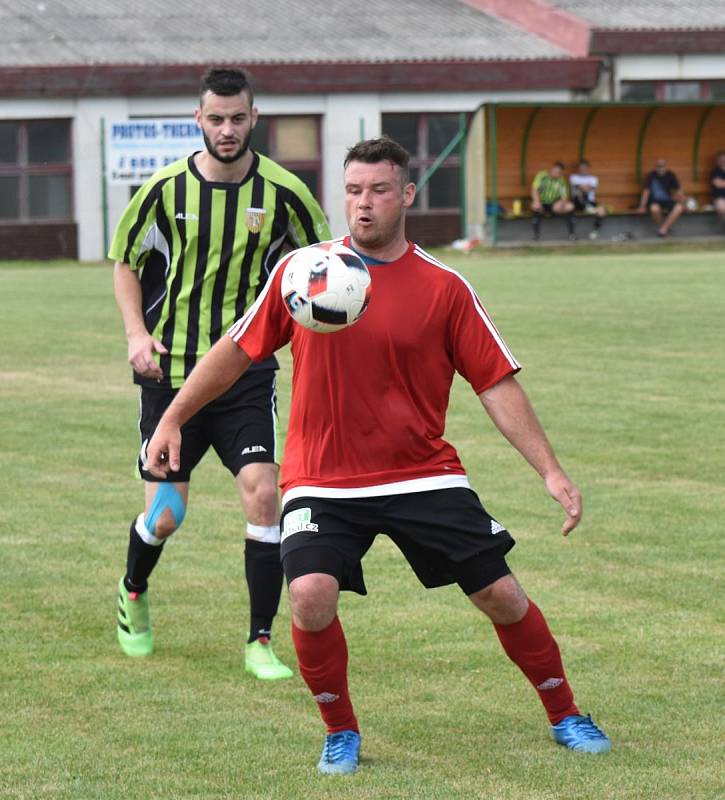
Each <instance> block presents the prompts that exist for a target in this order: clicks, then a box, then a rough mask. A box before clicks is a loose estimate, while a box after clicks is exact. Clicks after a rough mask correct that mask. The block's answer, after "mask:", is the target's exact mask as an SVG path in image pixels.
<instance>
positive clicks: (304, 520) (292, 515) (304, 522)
mask: <svg viewBox="0 0 725 800" xmlns="http://www.w3.org/2000/svg"><path fill="white" fill-rule="evenodd" d="M302 531H309V532H310V533H317V532H318V531H319V528H318V526H317V524H316V523H314V522H312V509H311V508H298V509H297V510H295V511H290V512H289V513H288V514H285V516H284V525H283V527H282V537H281V540H280V541H284V540H285V539H286V538H287V537H288V536H292V534H293V533H302Z"/></svg>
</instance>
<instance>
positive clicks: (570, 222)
mask: <svg viewBox="0 0 725 800" xmlns="http://www.w3.org/2000/svg"><path fill="white" fill-rule="evenodd" d="M564 219H565V220H566V228H567V230H568V231H569V236H573V235H574V215H573V214H565V215H564Z"/></svg>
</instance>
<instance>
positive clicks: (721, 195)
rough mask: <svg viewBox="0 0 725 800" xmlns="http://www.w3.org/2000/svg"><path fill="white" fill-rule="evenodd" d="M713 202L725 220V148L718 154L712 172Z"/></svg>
mask: <svg viewBox="0 0 725 800" xmlns="http://www.w3.org/2000/svg"><path fill="white" fill-rule="evenodd" d="M710 189H711V190H712V203H713V205H714V206H715V211H717V214H718V216H719V217H720V219H721V220H722V221H723V222H725V150H721V151H720V152H719V153H718V154H717V160H716V161H715V169H713V171H712V172H711V173H710Z"/></svg>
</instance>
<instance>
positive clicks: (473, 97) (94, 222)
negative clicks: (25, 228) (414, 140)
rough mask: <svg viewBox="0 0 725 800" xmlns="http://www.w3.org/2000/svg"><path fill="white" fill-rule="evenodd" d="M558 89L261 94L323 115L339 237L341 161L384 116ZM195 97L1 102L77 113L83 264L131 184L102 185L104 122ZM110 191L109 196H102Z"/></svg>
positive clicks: (325, 194)
mask: <svg viewBox="0 0 725 800" xmlns="http://www.w3.org/2000/svg"><path fill="white" fill-rule="evenodd" d="M570 98H571V95H570V94H569V93H568V92H566V91H557V92H510V93H505V92H497V93H489V94H484V93H476V92H451V93H424V92H421V93H415V94H405V93H395V94H376V93H367V94H342V93H341V94H330V95H281V96H280V95H264V94H260V95H258V96H257V97H256V98H255V104H256V106H257V107H258V109H259V112H260V114H261V115H265V114H266V115H278V114H318V115H320V116H321V117H322V125H321V140H322V204H323V208H324V211H325V213H326V214H327V216H328V218H329V220H330V227H331V228H332V232H333V234H334V235H335V236H339V235H342V234H343V233H345V232H346V231H347V226H346V223H345V214H344V191H343V168H342V165H343V161H344V158H345V153H346V151H347V149H348V148H349V147H350V146H351V145H353V144H355V142H357V141H359V140H360V139H361V138H368V137H373V136H378V135H379V134H380V130H381V115H382V114H384V113H394V112H408V113H415V112H418V113H422V112H454V111H470V112H473V111H475V110H476V109H477V108H478V107H479V106H480V105H481V104H482V103H486V102H495V101H521V102H546V101H549V102H552V101H565V100H567V99H570ZM197 102H198V100H197V98H196V96H193V95H189V96H180V97H168V98H156V97H154V98H125V97H118V98H110V97H109V98H80V99H68V100H52V99H51V100H47V99H44V100H6V101H0V118H1V119H37V118H53V117H56V118H60V117H65V118H71V119H72V120H73V194H74V218H75V221H76V222H77V224H78V254H79V258H80V259H81V260H83V261H97V260H102V259H103V258H105V253H106V252H107V247H108V244H109V243H110V239H111V237H112V236H113V231H114V228H115V226H116V223H117V222H118V220H119V218H120V216H121V214H122V213H123V210H124V208H125V207H126V204H127V202H128V199H129V189H128V187H126V186H107V185H105V186H104V182H103V170H102V154H101V128H102V121H104V120H105V124H106V125H108V124H109V123H110V122H113V121H118V120H123V119H129V118H134V117H136V118H138V117H155V116H189V117H192V116H193V113H194V109H195V108H196V106H197ZM104 193H105V198H104Z"/></svg>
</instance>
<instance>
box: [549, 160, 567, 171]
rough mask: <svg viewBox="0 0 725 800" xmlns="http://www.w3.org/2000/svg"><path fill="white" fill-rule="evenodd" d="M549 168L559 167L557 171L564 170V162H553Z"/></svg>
mask: <svg viewBox="0 0 725 800" xmlns="http://www.w3.org/2000/svg"><path fill="white" fill-rule="evenodd" d="M551 166H552V167H559V169H566V167H565V166H564V162H563V161H555V162H554V163H553V164H552V165H551Z"/></svg>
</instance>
